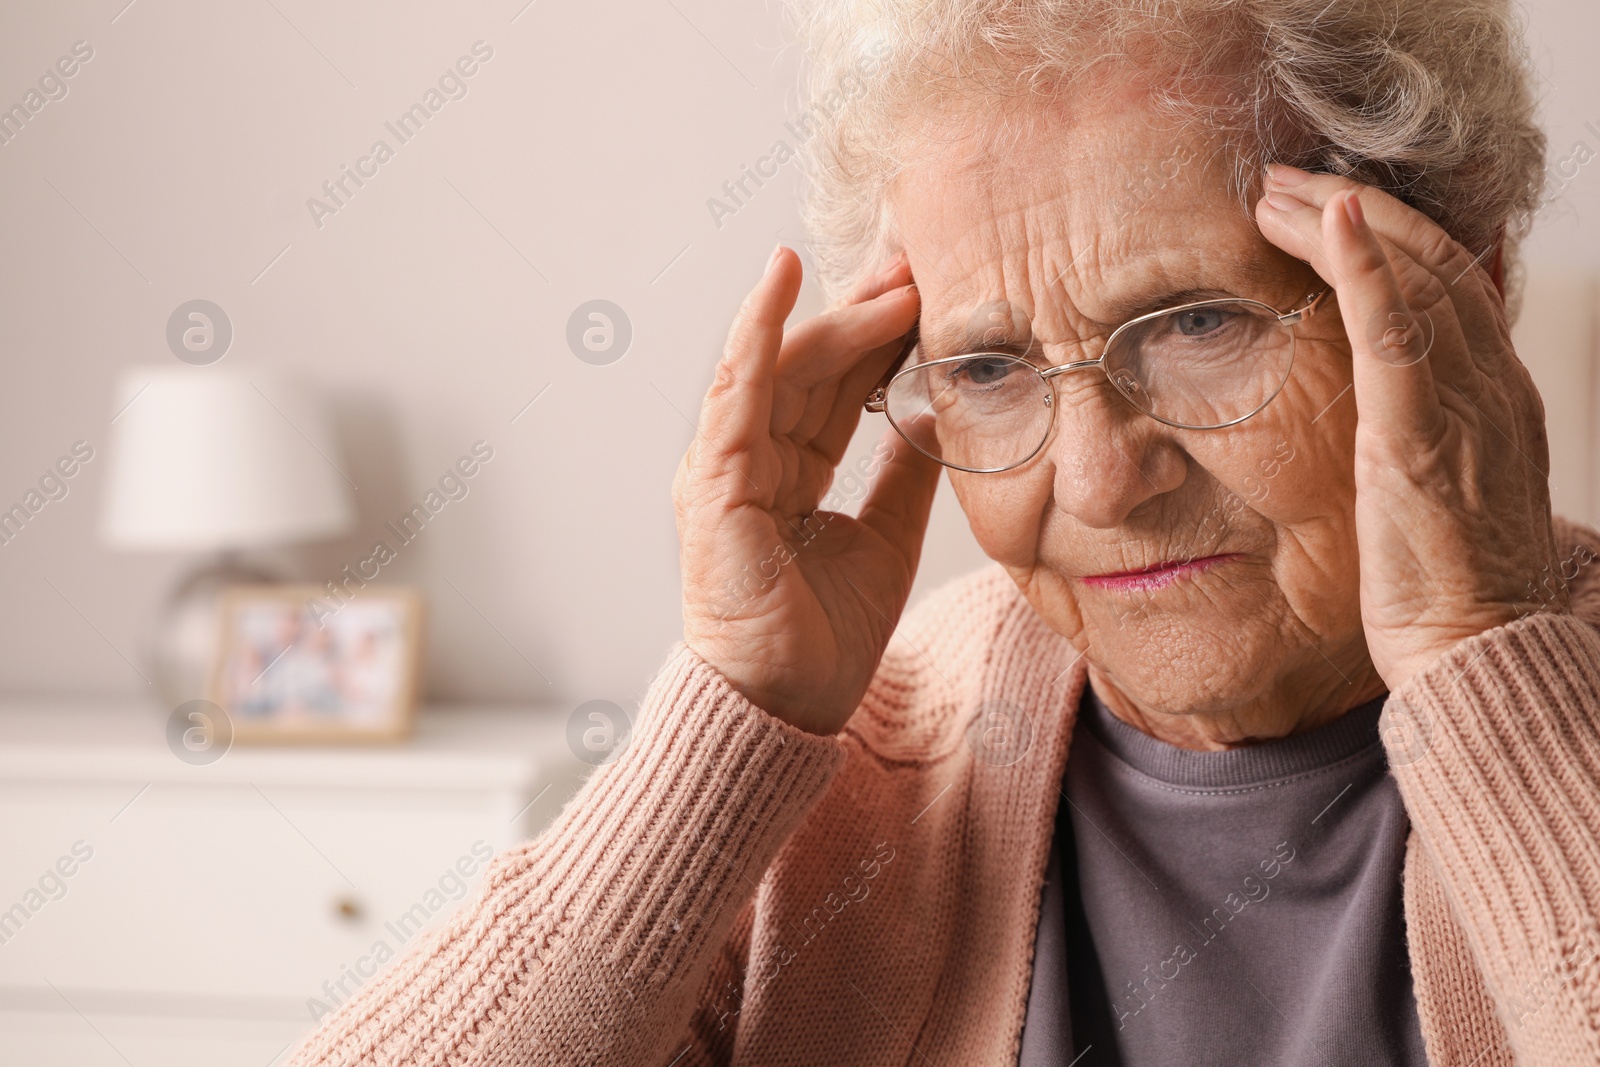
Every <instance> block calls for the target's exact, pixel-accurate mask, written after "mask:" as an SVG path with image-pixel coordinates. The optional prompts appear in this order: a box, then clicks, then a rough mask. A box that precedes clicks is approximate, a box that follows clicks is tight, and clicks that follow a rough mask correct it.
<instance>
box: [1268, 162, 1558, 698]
mask: <svg viewBox="0 0 1600 1067" xmlns="http://www.w3.org/2000/svg"><path fill="white" fill-rule="evenodd" d="M1266 194H1267V195H1266V196H1265V197H1263V199H1262V200H1261V202H1260V204H1259V205H1258V207H1257V210H1256V218H1257V221H1258V222H1259V223H1260V225H1261V230H1262V233H1263V234H1264V235H1265V236H1266V238H1267V239H1268V240H1269V241H1271V242H1272V243H1273V244H1275V245H1277V246H1278V247H1280V248H1282V249H1284V250H1285V251H1286V252H1288V253H1289V254H1290V255H1293V256H1295V257H1296V258H1298V259H1302V260H1305V261H1306V262H1308V263H1309V264H1310V265H1311V267H1312V269H1313V270H1315V271H1316V272H1317V273H1318V274H1319V275H1321V276H1322V278H1323V279H1324V280H1325V281H1327V282H1329V283H1331V284H1332V285H1333V287H1334V290H1335V292H1336V293H1337V294H1338V305H1339V310H1340V314H1341V315H1342V317H1343V320H1344V327H1345V332H1346V334H1347V335H1348V336H1349V339H1350V347H1351V358H1352V362H1353V368H1352V370H1353V375H1354V389H1355V404H1356V413H1357V414H1356V418H1357V425H1356V435H1355V484H1356V502H1355V522H1356V541H1357V545H1358V548H1359V551H1360V555H1361V619H1362V623H1363V625H1364V627H1365V629H1366V638H1367V647H1368V650H1369V651H1370V652H1371V654H1372V661H1373V665H1374V666H1375V667H1376V668H1377V671H1378V673H1379V675H1381V676H1382V678H1383V680H1384V682H1385V683H1386V684H1387V685H1388V687H1389V689H1390V691H1391V692H1392V691H1394V690H1396V689H1398V688H1399V687H1400V686H1402V685H1404V684H1405V683H1406V681H1407V680H1409V679H1410V678H1411V677H1412V676H1414V675H1415V674H1416V673H1417V672H1419V671H1421V670H1424V669H1426V668H1427V667H1428V666H1429V665H1430V664H1431V663H1433V662H1435V661H1436V660H1437V659H1438V658H1439V656H1441V655H1442V654H1444V653H1445V652H1446V651H1448V650H1449V649H1450V648H1451V647H1452V646H1454V645H1455V644H1456V643H1458V642H1459V641H1461V640H1463V639H1465V638H1468V637H1471V636H1473V635H1474V634H1479V633H1482V632H1484V631H1485V630H1489V629H1492V628H1494V627H1496V626H1500V625H1502V624H1504V623H1508V622H1511V621H1513V620H1515V619H1518V618H1521V617H1522V616H1524V615H1527V614H1529V613H1531V612H1532V611H1535V610H1557V611H1565V610H1567V606H1568V604H1567V596H1566V590H1565V586H1564V584H1563V583H1561V582H1560V581H1559V580H1558V581H1557V582H1555V583H1553V584H1552V583H1547V582H1546V581H1545V579H1546V578H1547V577H1549V576H1551V575H1559V573H1560V571H1559V565H1558V563H1557V558H1556V557H1557V550H1556V545H1555V533H1554V529H1553V527H1552V524H1551V519H1550V491H1549V473H1550V458H1549V446H1548V443H1547V441H1546V437H1545V427H1544V404H1543V402H1542V401H1541V400H1540V399H1539V394H1538V391H1537V390H1536V389H1535V388H1534V385H1533V379H1532V378H1531V377H1530V376H1529V374H1528V371H1527V368H1526V367H1524V366H1523V365H1522V362H1521V361H1520V360H1519V359H1518V358H1517V355H1516V352H1515V351H1513V349H1512V345H1511V334H1510V328H1509V326H1508V324H1507V322H1506V317H1505V308H1504V302H1503V300H1502V298H1501V295H1500V293H1499V291H1498V289H1497V287H1496V285H1495V283H1494V280H1493V279H1492V278H1491V277H1490V275H1489V272H1488V271H1487V270H1485V269H1484V268H1483V266H1482V265H1481V264H1480V263H1479V262H1478V260H1481V259H1488V258H1490V253H1486V254H1484V255H1481V256H1478V257H1477V258H1476V259H1475V257H1474V253H1473V252H1471V251H1469V250H1468V249H1466V248H1464V247H1462V246H1461V245H1460V244H1458V243H1457V242H1456V241H1455V240H1453V239H1452V238H1451V237H1450V236H1449V235H1448V234H1446V233H1445V231H1444V230H1443V229H1441V228H1440V227H1439V226H1438V225H1437V224H1436V223H1434V222H1433V221H1432V220H1431V219H1429V218H1428V217H1427V216H1425V215H1423V214H1422V213H1421V212H1419V211H1416V210H1415V209H1413V208H1411V207H1408V206H1406V205H1405V204H1402V203H1401V202H1400V201H1398V200H1396V199H1395V198H1393V197H1391V196H1389V195H1387V194H1385V193H1383V192H1381V191H1379V190H1377V189H1373V188H1371V187H1370V186H1365V185H1361V184H1359V183H1357V182H1354V181H1351V180H1350V179H1348V178H1341V177H1336V176H1333V175H1325V174H1307V173H1306V172H1305V171H1298V170H1295V169H1293V168H1290V167H1278V166H1274V167H1270V168H1268V174H1267V182H1266ZM1358 194H1359V197H1358Z"/></svg>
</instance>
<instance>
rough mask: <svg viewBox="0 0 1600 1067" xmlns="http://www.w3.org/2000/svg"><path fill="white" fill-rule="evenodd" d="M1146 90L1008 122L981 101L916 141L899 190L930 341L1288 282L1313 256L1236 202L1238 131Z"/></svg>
mask: <svg viewBox="0 0 1600 1067" xmlns="http://www.w3.org/2000/svg"><path fill="white" fill-rule="evenodd" d="M1139 99H1140V98H1139V97H1137V96H1132V97H1130V95H1128V94H1116V95H1111V96H1107V97H1104V98H1101V99H1099V100H1098V101H1086V102H1084V103H1083V104H1082V105H1081V106H1079V107H1077V108H1076V109H1066V110H1064V111H1062V112H1061V113H1059V114H1052V115H1050V116H1047V117H1044V118H1041V119H1039V120H1037V121H1034V122H1032V123H1029V124H1028V125H1027V126H1026V127H1023V126H1020V125H1013V126H1012V127H1010V128H1009V129H1008V131H1007V135H1006V136H999V135H997V131H996V130H993V129H987V130H986V129H981V128H977V124H979V123H982V122H984V121H985V116H984V115H982V114H976V115H974V116H972V117H971V118H969V119H968V120H967V123H968V126H967V127H966V128H965V129H963V130H960V131H953V132H952V131H947V132H946V134H945V135H944V136H941V137H937V138H930V139H929V141H928V143H927V144H926V145H925V147H924V148H923V149H921V150H919V151H917V152H916V153H915V154H914V157H913V161H912V163H911V164H910V165H909V166H907V167H906V168H905V169H904V170H903V171H902V172H901V174H900V175H899V176H898V177H897V179H896V182H895V185H894V187H893V189H892V191H891V195H890V205H891V210H892V212H893V217H894V220H895V224H896V229H897V231H898V235H899V237H900V238H901V240H902V241H903V243H904V247H905V248H906V251H907V254H908V255H909V257H910V259H911V266H912V272H913V276H914V277H915V279H916V282H917V287H918V290H919V291H920V293H921V296H922V308H923V312H922V318H921V322H920V330H921V333H922V337H923V351H924V353H925V354H927V355H928V356H930V357H936V356H938V355H945V354H952V353H954V352H956V351H959V350H962V349H966V350H972V348H973V347H974V346H975V345H976V344H978V343H979V342H980V339H987V340H988V341H989V342H990V343H994V342H998V341H1008V342H1013V343H1015V344H1018V345H1021V344H1026V343H1027V342H1028V341H1030V340H1037V341H1039V342H1041V343H1055V342H1058V341H1070V340H1073V339H1086V338H1090V337H1095V336H1104V335H1105V334H1107V333H1109V332H1110V331H1111V330H1112V329H1114V328H1115V327H1116V326H1118V325H1120V324H1121V323H1123V322H1126V321H1127V320H1128V319H1130V318H1133V317H1135V316H1137V315H1139V314H1143V313H1145V312H1147V311H1155V310H1159V309H1160V308H1162V307H1171V306H1174V305H1176V304H1180V303H1184V302H1186V301H1188V300H1198V299H1206V298H1208V297H1212V296H1225V295H1235V296H1247V297H1251V298H1254V299H1259V300H1263V301H1266V302H1269V303H1273V304H1275V305H1277V304H1280V303H1282V302H1284V301H1285V299H1286V298H1288V299H1292V298H1293V295H1294V294H1295V293H1296V292H1297V289H1298V288H1299V287H1300V286H1302V285H1303V284H1304V281H1305V275H1306V271H1305V268H1304V267H1303V265H1301V264H1299V263H1298V261H1296V260H1294V259H1292V258H1291V257H1289V256H1288V255H1287V254H1286V253H1283V252H1282V251H1280V250H1278V249H1277V248H1275V247H1274V246H1272V245H1271V244H1270V243H1268V242H1267V241H1266V240H1265V238H1263V237H1262V236H1261V233H1260V231H1259V229H1257V227H1256V225H1255V222H1254V219H1253V217H1252V216H1251V214H1250V213H1249V212H1248V211H1247V210H1246V208H1245V207H1244V206H1243V204H1242V203H1241V201H1240V199H1239V197H1238V195H1237V193H1236V191H1235V187H1234V184H1233V183H1234V181H1235V180H1236V179H1235V177H1234V176H1235V174H1236V172H1237V169H1238V167H1239V163H1240V160H1239V154H1240V153H1239V147H1238V144H1237V142H1236V141H1234V140H1233V139H1230V138H1228V137H1226V136H1225V135H1223V134H1222V133H1220V132H1218V131H1215V130H1208V129H1206V128H1204V127H1202V126H1197V125H1193V124H1188V125H1180V124H1178V123H1176V122H1175V121H1174V120H1172V119H1170V118H1167V117H1164V116H1160V115H1158V114H1157V113H1156V112H1155V111H1154V109H1153V108H1150V107H1148V106H1140V104H1139ZM989 121H996V122H999V121H1005V120H1002V119H999V118H996V117H990V119H989ZM1294 267H1299V268H1300V269H1299V270H1298V271H1296V270H1294V269H1292V268H1294Z"/></svg>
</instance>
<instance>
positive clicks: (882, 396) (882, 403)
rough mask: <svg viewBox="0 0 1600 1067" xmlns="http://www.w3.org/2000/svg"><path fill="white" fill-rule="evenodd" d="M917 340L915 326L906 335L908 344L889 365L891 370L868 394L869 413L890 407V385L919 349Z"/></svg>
mask: <svg viewBox="0 0 1600 1067" xmlns="http://www.w3.org/2000/svg"><path fill="white" fill-rule="evenodd" d="M917 339H918V331H917V327H915V326H913V327H911V331H910V332H909V333H907V334H906V343H905V344H904V345H903V346H901V348H900V354H899V355H898V356H896V357H894V362H893V363H891V364H889V369H888V370H886V371H884V372H883V377H881V378H879V379H878V384H877V385H875V386H873V387H872V392H870V393H868V394H867V402H866V404H865V405H864V406H865V407H866V409H867V410H868V411H871V412H881V411H883V410H884V408H885V407H887V406H888V403H889V395H888V394H889V383H890V382H891V381H893V380H894V376H895V375H896V374H899V373H900V368H901V367H903V366H905V362H906V360H907V359H908V358H910V356H911V350H912V349H913V348H916V347H917Z"/></svg>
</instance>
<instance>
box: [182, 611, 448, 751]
mask: <svg viewBox="0 0 1600 1067" xmlns="http://www.w3.org/2000/svg"><path fill="white" fill-rule="evenodd" d="M422 614H423V600H422V596H421V594H420V593H418V592H417V591H416V590H415V589H412V588H409V587H406V586H375V585H369V586H367V587H366V588H364V589H362V590H361V592H360V594H359V595H358V596H355V597H352V598H350V599H349V600H337V599H332V598H330V597H329V596H328V595H327V591H326V590H324V589H322V588H321V587H319V586H314V585H235V586H229V587H228V588H227V589H225V590H224V591H223V593H222V596H221V598H220V600H219V610H218V620H217V627H218V630H217V651H216V655H215V657H214V658H213V664H212V671H211V680H210V685H209V698H210V700H211V701H212V702H213V703H215V704H216V705H217V706H218V707H220V708H222V709H223V711H224V712H226V713H227V716H228V720H229V724H230V726H231V728H232V731H233V741H234V742H235V743H247V744H248V743H273V742H380V741H399V740H402V739H404V738H406V737H409V736H410V734H411V730H412V727H413V725H414V721H415V717H416V704H417V696H418V690H419V688H420V687H419V678H420V673H421V640H422Z"/></svg>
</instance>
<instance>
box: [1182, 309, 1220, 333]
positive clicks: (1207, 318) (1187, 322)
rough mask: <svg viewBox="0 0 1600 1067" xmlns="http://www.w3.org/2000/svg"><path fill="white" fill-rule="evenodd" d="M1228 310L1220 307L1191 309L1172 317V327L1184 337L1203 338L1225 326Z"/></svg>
mask: <svg viewBox="0 0 1600 1067" xmlns="http://www.w3.org/2000/svg"><path fill="white" fill-rule="evenodd" d="M1228 318H1229V312H1228V309H1226V308H1222V307H1204V308H1192V309H1190V310H1189V311H1180V312H1178V313H1177V315H1176V316H1174V325H1175V326H1177V328H1178V332H1179V333H1180V334H1182V335H1183V336H1185V337H1204V336H1206V335H1207V334H1210V333H1215V332H1216V331H1218V330H1220V329H1222V327H1223V326H1225V325H1227V322H1228Z"/></svg>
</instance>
